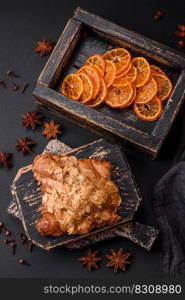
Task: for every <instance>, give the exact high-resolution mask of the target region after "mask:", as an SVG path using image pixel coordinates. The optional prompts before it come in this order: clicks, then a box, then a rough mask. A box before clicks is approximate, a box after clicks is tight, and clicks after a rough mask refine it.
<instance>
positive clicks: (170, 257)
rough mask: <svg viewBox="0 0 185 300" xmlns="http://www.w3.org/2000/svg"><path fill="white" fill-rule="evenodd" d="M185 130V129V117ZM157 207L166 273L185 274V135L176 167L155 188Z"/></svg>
mask: <svg viewBox="0 0 185 300" xmlns="http://www.w3.org/2000/svg"><path fill="white" fill-rule="evenodd" d="M182 132H183V135H184V132H185V119H184V120H183V126H182ZM154 209H155V213H156V216H157V220H158V224H159V227H160V231H161V238H162V251H163V261H162V270H163V274H164V276H168V277H173V278H177V277H179V278H180V277H183V278H184V276H185V138H184V136H183V137H182V139H181V140H180V143H179V147H178V150H177V154H176V156H175V159H174V162H173V166H172V168H171V169H170V170H169V171H168V172H167V173H166V174H165V175H164V176H163V177H162V178H161V179H160V181H159V182H158V184H157V185H156V187H155V190H154Z"/></svg>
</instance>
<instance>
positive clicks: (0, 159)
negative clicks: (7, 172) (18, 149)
mask: <svg viewBox="0 0 185 300" xmlns="http://www.w3.org/2000/svg"><path fill="white" fill-rule="evenodd" d="M11 156H12V153H4V152H1V151H0V165H2V166H3V167H4V168H7V169H10V168H11V163H10V161H9V159H10V157H11Z"/></svg>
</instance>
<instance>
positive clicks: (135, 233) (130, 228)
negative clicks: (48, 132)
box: [7, 140, 159, 251]
mask: <svg viewBox="0 0 185 300" xmlns="http://www.w3.org/2000/svg"><path fill="white" fill-rule="evenodd" d="M70 150H72V149H71V148H70V147H69V146H67V145H66V144H64V143H62V142H61V141H59V140H51V141H50V142H49V143H48V145H47V146H46V148H45V150H44V153H53V154H59V153H66V152H68V151H70ZM7 212H8V213H9V214H10V215H12V216H14V217H16V218H18V219H19V220H20V221H21V223H22V222H23V220H22V216H21V213H20V211H19V208H18V205H17V201H16V200H15V196H13V197H12V201H11V203H10V205H9V207H8V209H7ZM158 234H159V231H158V230H157V229H156V228H154V227H152V226H148V225H144V224H141V223H138V222H136V221H134V220H133V221H130V222H126V223H124V224H122V225H119V226H116V227H114V228H111V229H107V230H104V231H103V232H99V233H97V234H93V235H92V236H90V237H87V238H84V239H82V240H79V241H76V242H72V243H70V244H67V245H66V247H68V248H70V249H78V248H80V249H81V248H84V247H88V246H91V245H93V244H96V243H98V242H101V241H104V240H108V239H112V238H114V237H118V236H119V237H123V238H127V239H129V240H130V241H132V242H134V243H135V244H137V245H139V246H140V247H143V248H144V249H146V250H147V251H149V250H150V249H151V247H152V245H153V243H154V241H155V240H156V238H157V236H158Z"/></svg>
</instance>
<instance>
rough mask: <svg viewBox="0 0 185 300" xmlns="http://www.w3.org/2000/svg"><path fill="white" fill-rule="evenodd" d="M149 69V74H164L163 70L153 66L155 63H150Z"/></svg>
mask: <svg viewBox="0 0 185 300" xmlns="http://www.w3.org/2000/svg"><path fill="white" fill-rule="evenodd" d="M150 70H151V75H153V74H154V73H155V74H156V73H157V74H161V75H166V74H165V73H164V72H163V70H161V69H160V68H159V67H157V66H155V65H150Z"/></svg>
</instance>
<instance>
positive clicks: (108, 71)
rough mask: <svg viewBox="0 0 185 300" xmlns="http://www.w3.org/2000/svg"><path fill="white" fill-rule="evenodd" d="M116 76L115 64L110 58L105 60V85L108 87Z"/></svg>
mask: <svg viewBox="0 0 185 300" xmlns="http://www.w3.org/2000/svg"><path fill="white" fill-rule="evenodd" d="M115 76H116V66H115V64H114V63H113V62H112V61H111V60H106V61H105V73H104V80H105V83H106V86H107V87H109V86H111V84H112V83H113V81H114V79H115Z"/></svg>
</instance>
